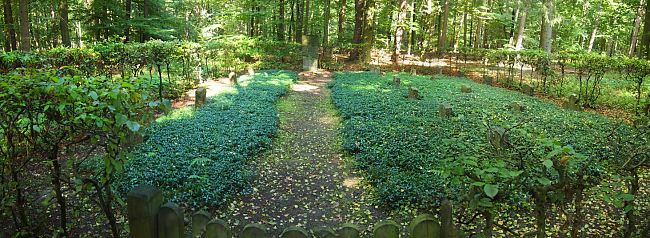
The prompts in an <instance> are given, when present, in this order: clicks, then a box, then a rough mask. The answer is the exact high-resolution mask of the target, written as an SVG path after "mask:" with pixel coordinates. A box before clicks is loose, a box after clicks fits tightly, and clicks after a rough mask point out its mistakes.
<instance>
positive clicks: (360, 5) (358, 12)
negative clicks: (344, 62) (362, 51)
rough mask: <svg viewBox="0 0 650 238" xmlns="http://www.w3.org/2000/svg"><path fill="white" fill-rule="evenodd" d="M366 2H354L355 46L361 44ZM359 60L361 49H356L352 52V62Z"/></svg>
mask: <svg viewBox="0 0 650 238" xmlns="http://www.w3.org/2000/svg"><path fill="white" fill-rule="evenodd" d="M365 4H366V0H354V36H353V37H352V43H353V44H357V45H359V44H361V36H362V34H363V19H364V16H365ZM358 59H359V48H358V47H354V48H353V49H352V51H351V52H350V58H349V60H350V61H356V60H358Z"/></svg>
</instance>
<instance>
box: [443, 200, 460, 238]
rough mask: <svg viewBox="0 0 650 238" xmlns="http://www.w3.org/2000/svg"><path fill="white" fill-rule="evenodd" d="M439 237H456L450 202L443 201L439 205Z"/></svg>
mask: <svg viewBox="0 0 650 238" xmlns="http://www.w3.org/2000/svg"><path fill="white" fill-rule="evenodd" d="M439 216H440V235H441V236H442V237H445V238H452V237H456V228H455V227H454V221H453V218H454V215H453V210H452V207H451V202H449V200H447V199H445V200H443V201H442V203H441V204H440V212H439Z"/></svg>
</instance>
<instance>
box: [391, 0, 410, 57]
mask: <svg viewBox="0 0 650 238" xmlns="http://www.w3.org/2000/svg"><path fill="white" fill-rule="evenodd" d="M408 6H409V3H408V1H407V0H399V3H398V7H399V9H398V12H397V22H396V23H397V27H396V28H395V41H393V55H392V58H391V59H392V61H393V62H394V63H397V62H398V60H399V56H400V54H401V52H402V38H403V36H404V26H405V18H406V12H407V10H408Z"/></svg>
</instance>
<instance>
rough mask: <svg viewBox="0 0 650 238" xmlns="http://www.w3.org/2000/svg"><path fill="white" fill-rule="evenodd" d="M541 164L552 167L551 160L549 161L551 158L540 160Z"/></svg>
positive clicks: (548, 167)
mask: <svg viewBox="0 0 650 238" xmlns="http://www.w3.org/2000/svg"><path fill="white" fill-rule="evenodd" d="M542 164H543V165H544V166H545V167H546V168H547V169H550V168H551V167H553V161H551V160H549V159H547V160H544V162H542Z"/></svg>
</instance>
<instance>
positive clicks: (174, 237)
mask: <svg viewBox="0 0 650 238" xmlns="http://www.w3.org/2000/svg"><path fill="white" fill-rule="evenodd" d="M184 222H185V219H184V216H183V210H182V209H181V208H180V207H179V206H178V205H176V203H171V202H169V203H166V204H165V205H163V206H162V207H160V209H159V210H158V237H159V238H184V237H185V235H184V233H185V223H184Z"/></svg>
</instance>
